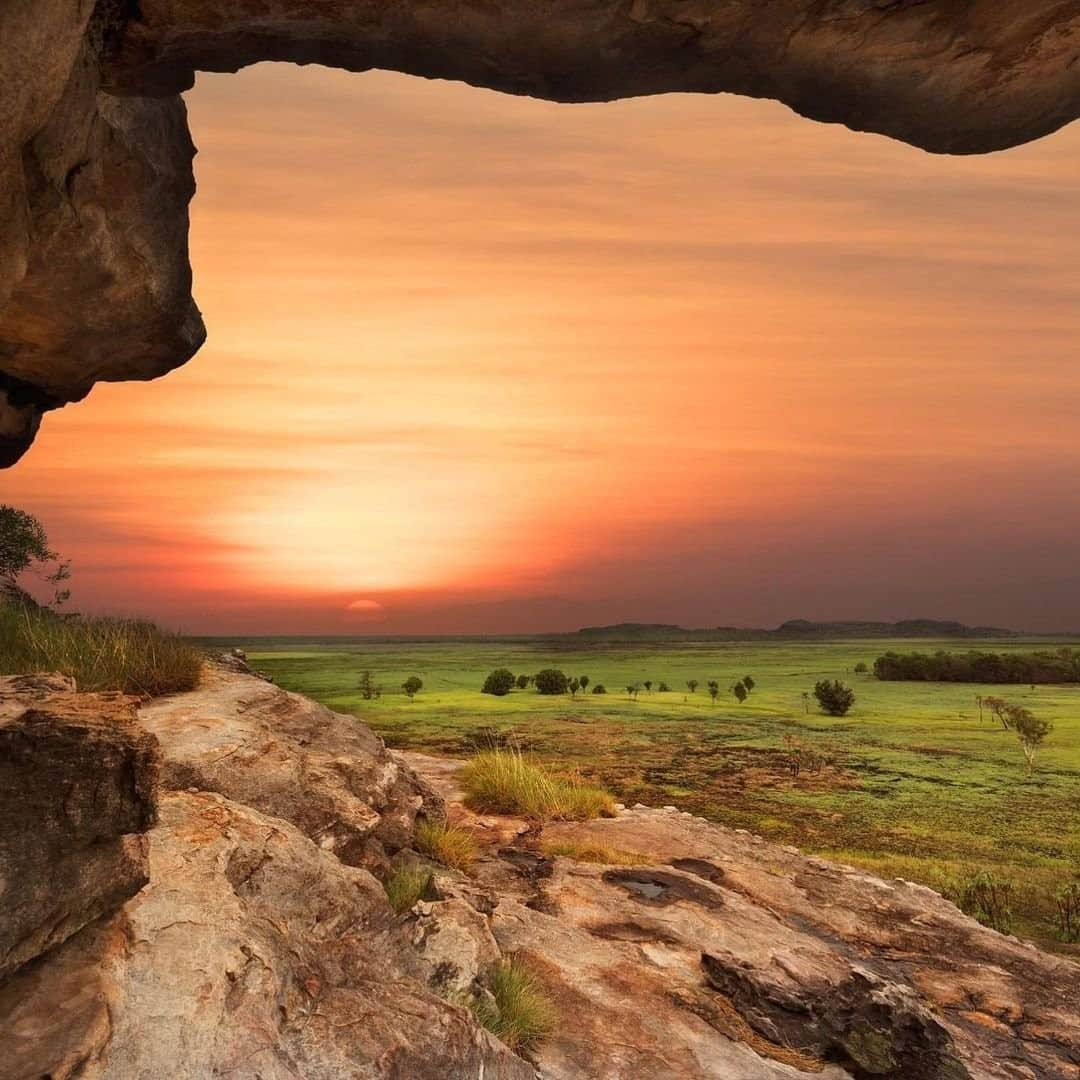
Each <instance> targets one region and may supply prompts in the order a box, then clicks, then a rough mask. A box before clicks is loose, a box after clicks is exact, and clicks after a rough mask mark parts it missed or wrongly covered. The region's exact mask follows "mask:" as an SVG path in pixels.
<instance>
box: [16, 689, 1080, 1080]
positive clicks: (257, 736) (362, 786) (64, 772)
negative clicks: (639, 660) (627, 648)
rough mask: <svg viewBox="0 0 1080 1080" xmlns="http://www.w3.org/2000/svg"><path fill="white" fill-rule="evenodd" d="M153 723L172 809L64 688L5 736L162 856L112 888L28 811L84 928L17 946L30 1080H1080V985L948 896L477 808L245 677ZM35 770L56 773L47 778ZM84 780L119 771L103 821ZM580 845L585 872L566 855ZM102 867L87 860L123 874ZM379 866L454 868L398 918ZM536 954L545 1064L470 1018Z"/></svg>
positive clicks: (149, 759) (179, 699)
mask: <svg viewBox="0 0 1080 1080" xmlns="http://www.w3.org/2000/svg"><path fill="white" fill-rule="evenodd" d="M2 685H3V684H2V683H0V687H2ZM141 716H142V717H143V719H144V720H145V721H146V722H147V723H148V725H149V726H150V727H152V728H153V729H154V731H156V732H157V733H158V737H159V738H160V740H161V748H160V753H161V754H162V755H163V762H164V764H163V775H164V777H165V783H164V785H161V789H160V790H151V791H149V792H147V791H145V790H143V788H144V787H145V784H144V781H145V782H149V781H150V780H156V779H157V776H156V768H155V767H156V762H157V754H158V753H159V750H158V748H157V741H156V739H155V736H154V735H152V734H150V732H148V731H141V730H140V729H139V728H138V727H137V726H136V725H135V722H134V720H133V714H132V705H131V703H130V702H129V701H127V700H125V699H122V698H118V697H115V696H114V697H109V696H102V695H76V694H74V693H72V692H71V690H70V688H69V687H68V686H66V685H65V684H57V683H56V682H55V681H53V680H51V679H44V680H40V679H39V680H29V681H22V682H21V683H20V684H19V685H18V686H17V687H15V688H12V687H10V686H9V687H8V690H7V699H6V704H5V705H3V706H0V738H7V739H8V742H7V746H8V747H9V748H11V747H14V748H15V749H16V750H18V752H19V753H21V754H22V756H21V757H14V756H12V755H11V754H8V755H5V757H4V758H2V759H0V761H4V762H9V759H10V762H14V764H11V763H10V762H9V763H8V765H7V766H6V767H8V768H9V772H8V773H7V774H6V778H7V779H9V780H11V781H12V782H14V783H16V784H19V783H21V784H22V785H23V790H24V791H28V792H30V794H31V795H33V793H34V792H35V791H41V790H52V789H53V788H55V789H56V790H57V791H59V792H61V793H62V795H63V798H61V799H60V801H59V805H62V806H64V807H66V812H69V813H70V814H71V815H72V821H75V822H86V821H97V820H98V815H96V814H94V813H91V814H89V815H87V813H85V811H86V809H87V807H90V808H92V809H95V810H96V809H97V807H98V806H100V807H101V809H102V811H103V813H102V815H101V821H106V822H109V823H110V825H109V827H110V828H111V829H113V831H114V832H115V830H117V829H121V828H129V827H130V828H134V829H144V830H145V831H143V832H137V831H136V832H134V833H121V834H120V835H121V837H129V838H130V837H132V836H133V837H134V838H135V840H136V841H137V842H138V844H137V848H138V851H137V853H138V855H139V859H138V860H137V861H136V862H135V863H134V866H135V870H134V871H133V872H132V873H130V874H128V875H127V876H125V875H123V874H119V873H117V874H116V875H115V880H114V881H113V885H114V886H115V891H112V892H110V891H109V890H108V889H107V888H106V889H98V888H97V886H98V885H99V884H100V883H101V882H102V878H101V875H100V873H99V871H98V870H97V869H95V870H94V871H93V872H89V871H86V872H84V873H82V874H81V875H80V874H75V875H71V874H68V872H67V871H66V870H65V869H64V867H65V865H66V862H65V859H66V858H67V856H66V855H65V852H68V851H70V850H72V848H71V843H70V842H69V841H67V840H65V841H64V843H63V844H60V843H59V842H58V840H57V837H64V836H66V835H67V834H66V832H57V830H56V829H55V828H54V827H53V825H52V824H51V823H49V822H48V821H47V820H46V819H45V818H41V819H40V820H39V818H38V817H35V816H34V815H35V814H38V815H40V814H46V815H47V814H48V813H49V812H50V807H52V806H54V805H57V804H56V803H55V801H54V802H50V801H49V800H47V799H41V798H38V801H37V802H36V803H35V802H34V801H33V799H31V800H30V803H29V804H28V807H27V808H24V809H23V810H20V811H19V812H20V813H22V814H23V816H22V817H21V818H19V819H18V820H16V817H15V811H14V810H13V809H12V806H14V805H15V804H13V803H10V802H9V805H8V808H7V810H6V811H5V816H4V817H3V818H0V826H2V827H3V828H0V832H3V834H4V835H3V842H4V843H6V844H8V845H9V849H10V850H16V849H15V848H14V847H12V844H13V835H12V833H13V832H14V833H22V834H23V839H22V848H21V849H18V850H22V851H23V852H24V854H23V855H22V856H20V857H21V858H22V859H23V863H22V865H25V866H29V867H31V868H32V869H34V868H36V869H35V872H34V873H33V874H31V875H29V876H28V878H27V881H28V882H36V883H37V884H36V885H35V886H34V887H35V888H37V889H38V892H36V893H35V894H34V895H36V896H38V897H40V898H42V899H41V900H40V903H39V907H40V908H41V910H42V911H44V910H46V908H47V909H48V911H49V912H59V913H60V915H61V917H60V919H59V920H58V921H57V920H55V919H52V918H49V919H46V920H40V919H39V920H38V921H37V922H34V921H33V920H31V921H29V922H27V923H25V924H24V926H23V929H22V930H21V931H20V934H19V936H18V941H19V942H24V941H28V940H30V941H32V942H33V946H32V948H31V947H25V948H23V949H22V951H21V952H18V953H15V952H11V950H9V953H10V957H11V964H10V967H9V970H8V973H7V976H6V978H4V979H0V1047H2V1048H3V1053H2V1054H0V1080H41V1078H42V1077H49V1078H51V1080H157V1078H159V1077H163V1076H168V1077H175V1078H177V1080H206V1078H211V1077H230V1078H233V1080H286V1078H288V1080H340V1078H348V1080H353V1078H358V1080H536V1078H539V1080H657V1078H661V1077H662V1078H664V1080H797V1078H799V1077H817V1078H820V1080H1015V1078H1022V1080H1076V1077H1077V1076H1078V1072H1080V1014H1078V1010H1077V1002H1078V996H1080V966H1078V965H1076V964H1075V963H1073V962H1071V961H1069V960H1067V959H1064V958H1060V957H1055V956H1050V955H1048V954H1046V953H1043V952H1041V951H1040V950H1038V949H1036V948H1035V947H1034V946H1032V945H1028V944H1025V943H1023V942H1021V941H1018V940H1016V939H1015V938H1011V937H1006V936H1003V935H1001V934H997V933H995V932H993V931H991V930H987V929H985V928H983V927H981V926H979V925H978V924H977V923H975V922H974V921H973V920H971V919H968V918H967V917H966V916H964V915H963V914H961V913H960V912H959V911H958V910H957V909H956V908H955V907H954V906H953V905H952V904H950V903H948V902H947V901H945V900H944V899H942V898H941V897H940V896H938V895H937V894H936V893H934V892H932V891H931V890H929V889H926V888H923V887H921V886H917V885H912V884H910V883H908V882H904V881H899V880H894V881H883V880H881V879H879V878H875V877H873V876H872V875H870V874H866V873H863V872H861V871H858V870H855V869H852V868H851V867H846V866H841V865H837V864H832V863H829V862H826V861H823V860H820V859H816V858H811V857H806V856H804V855H802V854H800V853H799V852H798V851H797V850H796V849H794V848H783V847H776V846H775V845H772V844H769V843H766V842H764V841H762V840H761V839H760V838H757V837H754V836H752V835H750V834H748V833H745V832H741V831H736V830H730V829H725V828H722V827H719V826H716V825H712V824H709V823H707V822H705V821H703V820H701V819H699V818H695V817H692V816H690V815H689V814H684V813H679V812H678V811H677V810H674V809H672V808H667V809H660V810H658V809H650V808H647V807H641V806H639V807H634V808H632V809H625V808H623V809H621V810H620V811H619V813H617V814H616V816H614V817H612V818H610V819H602V820H597V821H590V822H578V823H570V822H565V823H548V824H546V825H544V826H543V827H540V826H539V825H538V823H536V822H528V821H525V820H522V819H520V818H515V817H511V816H498V815H478V814H475V813H473V812H471V811H470V810H468V809H467V808H466V807H465V806H464V805H463V802H462V798H461V792H460V790H459V789H458V785H457V774H458V771H459V769H460V763H459V762H455V761H450V760H446V759H439V758H432V757H428V756H426V755H423V754H413V753H391V752H388V751H387V750H386V749H385V747H383V745H382V743H381V742H380V741H379V740H378V739H377V738H376V737H375V736H374V735H373V734H372V733H371V732H369V731H368V730H367V729H366V728H365V727H364V726H363V725H362V724H361V723H360V722H359V721H358V720H356V719H355V718H352V717H347V716H343V715H340V714H336V713H333V712H330V711H329V710H326V709H323V708H322V707H321V706H317V705H315V704H314V703H312V702H310V701H308V700H306V699H304V698H302V697H299V696H298V695H295V694H288V693H285V692H284V691H281V690H279V689H278V688H276V687H274V686H273V685H271V684H269V683H267V682H265V681H264V680H261V679H258V678H256V677H255V676H253V675H252V674H251V673H249V672H246V671H244V670H242V669H241V670H234V671H228V670H225V669H223V668H221V667H215V668H213V669H212V670H209V671H208V672H207V676H206V681H205V683H204V685H203V686H202V687H201V688H200V689H199V690H197V691H195V692H193V693H191V694H183V695H178V696H176V697H175V698H171V699H162V700H160V701H158V702H155V703H152V704H150V705H145V706H144V707H143V708H142V710H141ZM35 717H38V718H39V719H34V718H35ZM42 717H44V718H45V719H40V718H42ZM8 728H10V729H11V730H12V731H15V732H31V733H35V732H36V733H37V735H35V738H38V737H40V736H41V735H47V736H48V738H47V739H45V740H44V741H37V742H35V741H32V740H31V741H27V740H26V739H25V738H23V736H22V735H18V736H11V735H9V734H7V735H6V734H5V732H6V731H7V729H8ZM89 736H93V738H97V739H99V740H100V746H101V747H102V750H101V752H100V753H98V754H97V755H96V756H91V757H89V758H87V759H86V763H89V768H88V769H82V771H78V770H75V769H74V764H75V762H76V758H74V757H73V756H72V754H71V752H70V749H69V748H70V747H71V746H75V745H77V744H79V743H80V740H81V745H82V746H83V747H84V748H85V747H86V746H88V745H96V744H95V743H94V742H93V738H91V739H90V741H89V742H87V739H88V737H89ZM20 740H22V741H20ZM54 745H55V746H60V747H62V748H63V752H62V753H53V752H52V751H51V750H50V749H49V748H50V747H51V746H54ZM133 748H135V749H139V752H140V753H141V754H142V755H143V757H139V756H138V754H135V756H134V757H132V754H133V753H134V752H135V750H134V749H133ZM31 750H37V751H40V755H39V756H36V755H35V754H33V753H30V752H29V751H31ZM125 755H127V756H126V757H125ZM124 760H126V761H128V762H129V764H131V765H132V767H131V768H127V769H121V768H119V767H118V765H117V763H118V762H120V761H124ZM137 762H141V763H142V764H141V765H136V763H137ZM230 771H231V773H232V775H229V774H230ZM35 772H36V773H37V774H38V775H39V778H40V777H52V778H54V779H55V783H53V784H51V785H50V784H46V785H44V788H43V787H42V784H41V783H40V782H39V783H38V785H37V786H36V787H34V786H32V785H28V783H27V781H26V777H28V776H32V775H34V774H35ZM72 775H74V776H75V779H76V780H77V781H80V782H85V781H87V778H90V780H93V779H94V778H96V782H97V788H96V789H95V791H96V792H97V798H98V801H97V802H94V801H91V802H89V803H87V802H86V800H85V799H84V798H83V795H82V794H81V793H82V792H83V791H84V788H83V787H80V786H79V783H77V782H75V781H72V780H71V776H72ZM121 776H123V777H124V779H123V780H122V781H121V779H120V777H121ZM134 778H141V779H139V781H138V783H135V779H134ZM196 781H197V782H196ZM215 785H216V788H217V789H227V790H217V789H215ZM118 793H119V794H118ZM132 793H134V794H132ZM305 795H310V803H311V805H310V807H309V806H306V805H305ZM0 797H2V796H0ZM244 800H250V801H244ZM256 804H257V805H256ZM155 808H156V811H155ZM155 812H156V815H157V816H156V818H155V817H154V814H155ZM443 813H445V814H446V815H447V816H448V817H449V819H450V820H451V821H452V822H454V823H456V824H459V825H461V826H462V827H464V828H467V829H469V830H471V831H472V833H473V835H474V836H475V838H476V840H477V843H478V846H479V849H480V856H479V858H478V859H477V861H476V863H475V865H473V866H472V867H471V868H470V870H469V871H468V872H461V871H455V870H450V869H447V868H446V867H443V866H440V865H438V864H435V863H433V862H431V861H430V860H429V859H427V858H426V857H425V856H423V855H422V854H421V853H420V852H418V850H417V849H416V847H415V844H414V841H413V839H412V835H411V834H412V830H413V828H414V825H415V820H416V817H417V815H418V814H427V815H432V816H433V815H436V814H443ZM27 814H29V816H27ZM43 820H44V821H46V827H44V828H40V827H39V825H40V824H41V821H43ZM57 820H63V821H64V822H65V824H68V822H67V819H66V818H58V819H57ZM12 825H15V826H16V828H15V829H14V830H12V829H11V828H10V826H12ZM76 835H77V836H81V835H82V834H81V833H78V831H77V830H76ZM110 835H111V834H110ZM101 842H102V843H103V844H104V845H105V847H106V848H108V846H109V845H110V844H111V845H115V844H116V843H117V840H116V839H115V838H110V836H106V837H104V838H103V839H102V841H101ZM65 845H66V846H65ZM553 845H557V846H558V850H562V851H567V852H573V853H576V854H578V855H581V856H583V857H582V858H570V857H566V856H565V855H564V856H560V857H549V856H548V855H547V854H546V852H547V851H548V850H549V849H551V848H552V846H553ZM89 846H90V847H91V848H93V847H95V846H96V841H95V842H94V843H91V844H90V845H89ZM586 849H592V851H593V854H592V855H591V856H587V858H588V860H589V861H583V858H585V857H586V856H585V851H586ZM75 850H77V851H79V852H80V854H79V856H78V860H77V862H76V863H75V865H76V866H78V867H83V868H85V867H87V866H90V867H97V864H96V863H94V862H93V860H92V859H89V860H88V858H87V856H86V853H85V849H79V848H76V849H75ZM26 852H30V853H31V854H30V855H27V854H25V853H26ZM596 852H600V853H601V854H600V855H597V854H596ZM598 857H602V858H606V859H610V864H606V863H599V862H596V861H594V860H595V859H596V858H598ZM54 862H55V865H56V866H57V867H58V868H59V869H58V872H57V873H56V874H55V875H54V876H52V877H49V876H48V875H49V871H50V868H51V867H52V866H53V864H54ZM352 862H358V863H364V864H368V865H370V867H371V868H372V869H373V870H375V871H376V872H377V873H379V874H386V873H387V872H390V871H391V870H392V869H397V870H401V869H416V870H418V871H420V879H421V880H423V878H424V877H426V876H427V875H428V874H430V875H431V878H430V881H428V883H427V884H426V886H425V887H424V888H423V890H422V893H421V895H422V897H423V898H422V899H420V900H418V901H417V902H416V903H415V904H414V905H413V907H412V908H411V910H409V911H407V912H405V913H403V914H401V915H395V914H394V913H393V911H392V909H391V908H390V906H389V903H388V901H387V899H386V896H385V893H384V889H383V886H382V885H381V884H380V882H379V880H378V879H377V877H376V876H374V874H373V873H372V872H371V870H369V869H368V868H367V865H353V864H352ZM45 880H48V882H49V885H50V887H51V889H52V891H51V892H49V891H41V887H40V883H41V882H42V881H45ZM140 886H141V889H140ZM7 887H9V888H10V885H9V886H7ZM20 887H21V886H20ZM137 889H138V890H139V891H138V892H136V893H135V895H131V893H132V892H133V891H134V890H137ZM20 895H21V894H20ZM23 910H28V909H27V907H26V905H25V904H22V905H21V906H19V905H15V906H13V907H11V908H10V909H8V908H5V911H4V914H5V916H8V915H9V911H15V912H18V911H23ZM39 925H42V926H45V927H47V928H56V927H61V928H62V929H63V933H59V934H55V935H54V934H52V933H51V932H50V933H45V934H41V933H39V932H38V931H37V927H38V926H39ZM26 927H29V930H27V929H26ZM20 947H21V946H20ZM511 958H513V959H516V960H518V961H520V962H521V963H522V964H524V965H525V966H526V967H527V968H528V969H529V970H530V971H531V972H532V973H533V975H534V976H535V977H536V979H538V981H539V982H540V984H541V985H542V986H543V988H544V990H545V992H546V993H547V995H548V996H549V997H550V998H551V1000H552V1002H553V1004H554V1007H555V1011H556V1015H557V1022H556V1023H555V1026H554V1028H553V1030H552V1031H551V1033H550V1035H549V1036H548V1037H546V1038H544V1039H543V1040H542V1041H540V1042H538V1043H537V1044H536V1045H534V1046H532V1047H528V1046H526V1047H524V1048H522V1049H521V1050H520V1052H519V1053H514V1052H512V1051H511V1050H510V1049H509V1048H508V1047H507V1046H505V1045H503V1044H502V1043H501V1042H500V1041H499V1040H497V1039H496V1038H495V1037H494V1036H493V1035H491V1034H490V1033H489V1032H487V1031H485V1030H484V1029H483V1028H482V1027H480V1026H479V1025H478V1023H477V1021H476V1019H475V1017H474V1016H473V1014H472V1012H471V1011H470V1009H469V1008H468V1007H466V1004H467V1002H468V1001H469V1000H470V999H479V1000H488V999H490V991H489V985H490V975H491V971H492V968H493V966H494V965H495V964H497V963H499V962H500V961H505V960H507V959H511ZM485 995H487V998H485ZM491 1000H494V999H491Z"/></svg>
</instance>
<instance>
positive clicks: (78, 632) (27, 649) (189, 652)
mask: <svg viewBox="0 0 1080 1080" xmlns="http://www.w3.org/2000/svg"><path fill="white" fill-rule="evenodd" d="M202 665H203V654H202V653H201V652H200V651H199V650H198V649H197V648H196V647H195V646H193V645H192V644H190V643H189V642H188V641H185V640H184V639H183V638H181V637H178V636H177V635H175V634H169V633H166V632H165V631H163V630H159V629H158V628H157V627H156V626H154V625H153V624H152V623H148V622H141V621H137V620H131V619H91V618H82V617H81V616H65V617H59V616H57V615H54V614H52V613H51V612H49V611H44V610H40V609H38V610H35V609H33V608H28V607H17V606H0V675H22V674H26V673H30V672H43V671H50V672H51V671H59V672H61V673H62V674H64V675H70V676H72V677H73V678H74V679H75V685H76V686H77V687H78V689H79V690H81V691H97V690H121V691H123V692H124V693H127V694H137V695H139V696H142V697H158V696H160V695H162V694H172V693H177V692H180V691H183V690H192V689H194V688H195V687H196V686H197V685H198V682H199V676H200V673H201V671H202Z"/></svg>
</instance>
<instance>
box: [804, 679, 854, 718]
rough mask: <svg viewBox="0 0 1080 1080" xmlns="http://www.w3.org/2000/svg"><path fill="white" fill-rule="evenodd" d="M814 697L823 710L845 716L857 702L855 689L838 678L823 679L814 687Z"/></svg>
mask: <svg viewBox="0 0 1080 1080" xmlns="http://www.w3.org/2000/svg"><path fill="white" fill-rule="evenodd" d="M814 697H816V698H817V702H818V704H819V705H820V706H821V711H822V712H825V713H828V714H829V715H830V716H844V715H846V714H847V712H848V710H849V709H850V708H851V706H852V705H854V704H855V691H854V690H852V689H851V687H849V686H845V685H844V684H843V683H842V682H839V681H838V680H836V679H833V680H831V681H830V680H829V679H822V680H821V681H820V682H819V683H818V684H817V685H816V686H815V687H814Z"/></svg>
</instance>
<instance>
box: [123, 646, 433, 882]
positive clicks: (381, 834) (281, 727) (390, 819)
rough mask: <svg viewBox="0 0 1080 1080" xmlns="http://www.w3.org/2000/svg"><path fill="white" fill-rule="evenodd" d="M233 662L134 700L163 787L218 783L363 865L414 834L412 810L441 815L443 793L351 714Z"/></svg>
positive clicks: (376, 864) (211, 787)
mask: <svg viewBox="0 0 1080 1080" xmlns="http://www.w3.org/2000/svg"><path fill="white" fill-rule="evenodd" d="M232 667H233V670H232V671H226V670H223V669H222V668H220V667H215V668H212V669H210V670H208V671H207V673H206V675H205V677H204V679H203V683H202V685H201V686H200V687H199V689H197V690H195V691H194V692H193V693H190V694H181V695H178V696H176V697H172V698H162V699H159V700H158V701H155V702H152V703H150V704H149V705H145V706H144V707H143V708H142V709H141V710H140V712H139V719H140V721H141V723H142V724H143V726H144V727H145V728H146V729H147V730H148V731H150V732H152V733H153V734H154V735H155V736H157V738H158V740H159V741H160V743H161V747H162V753H163V755H164V759H165V764H164V777H163V779H164V784H165V786H166V787H169V788H174V789H186V788H197V789H199V790H200V791H217V792H220V793H221V794H222V795H225V796H227V797H228V798H230V799H232V800H233V801H234V802H238V803H242V804H243V805H245V806H250V807H254V808H255V809H256V810H259V811H261V812H262V813H264V814H270V815H272V816H274V817H278V818H282V819H283V820H285V821H288V822H290V823H291V824H293V825H295V826H296V827H297V828H298V829H299V830H300V831H301V832H302V833H303V834H304V835H305V836H307V837H309V838H310V839H311V840H313V841H314V842H315V843H316V844H318V846H319V847H321V848H323V849H325V850H326V851H330V852H332V853H333V854H335V855H336V856H337V857H338V858H339V859H341V861H342V862H345V863H349V864H351V865H357V866H359V865H365V866H368V867H369V868H380V867H383V866H385V864H386V861H387V854H388V853H389V854H393V853H394V852H396V851H398V850H399V849H400V848H402V847H404V846H406V845H408V844H409V843H410V842H411V838H412V832H413V823H414V821H415V819H416V815H417V813H418V812H420V811H422V810H423V811H425V812H426V813H427V815H428V816H429V817H439V816H441V814H442V803H441V800H440V799H439V798H438V797H437V796H436V795H435V794H434V793H433V792H432V790H431V789H430V788H429V787H427V786H426V785H424V784H422V783H420V782H419V780H418V779H417V777H416V776H415V774H414V773H412V771H411V770H409V769H407V768H405V767H403V766H402V764H401V763H400V761H399V760H398V759H397V758H395V757H393V756H391V755H390V754H389V753H388V752H387V750H386V748H385V746H383V743H382V740H381V739H379V738H378V737H377V736H376V735H373V734H372V732H371V731H370V730H369V729H368V728H367V727H365V726H364V725H363V724H361V723H359V722H358V721H357V720H356V718H355V717H353V716H343V715H342V714H340V713H335V712H331V711H330V710H329V709H327V708H325V707H324V706H322V705H318V704H316V703H315V702H314V701H311V700H309V699H308V698H305V697H301V696H300V695H299V694H290V693H286V692H285V691H284V690H281V689H279V688H278V687H276V686H274V685H273V684H272V683H269V682H267V681H266V680H265V679H261V678H259V677H258V676H256V675H254V674H252V673H250V672H246V671H245V670H244V665H243V664H242V663H239V662H238V661H235V660H233V661H232Z"/></svg>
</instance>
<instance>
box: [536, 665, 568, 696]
mask: <svg viewBox="0 0 1080 1080" xmlns="http://www.w3.org/2000/svg"><path fill="white" fill-rule="evenodd" d="M533 683H534V684H535V686H536V689H537V690H538V691H539V692H540V693H541V694H565V693H566V691H567V690H569V689H570V680H569V679H568V678H567V677H566V672H564V671H560V670H559V669H558V668H544V670H543V671H538V672H537V673H536V674H535V675H534V676H533Z"/></svg>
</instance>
